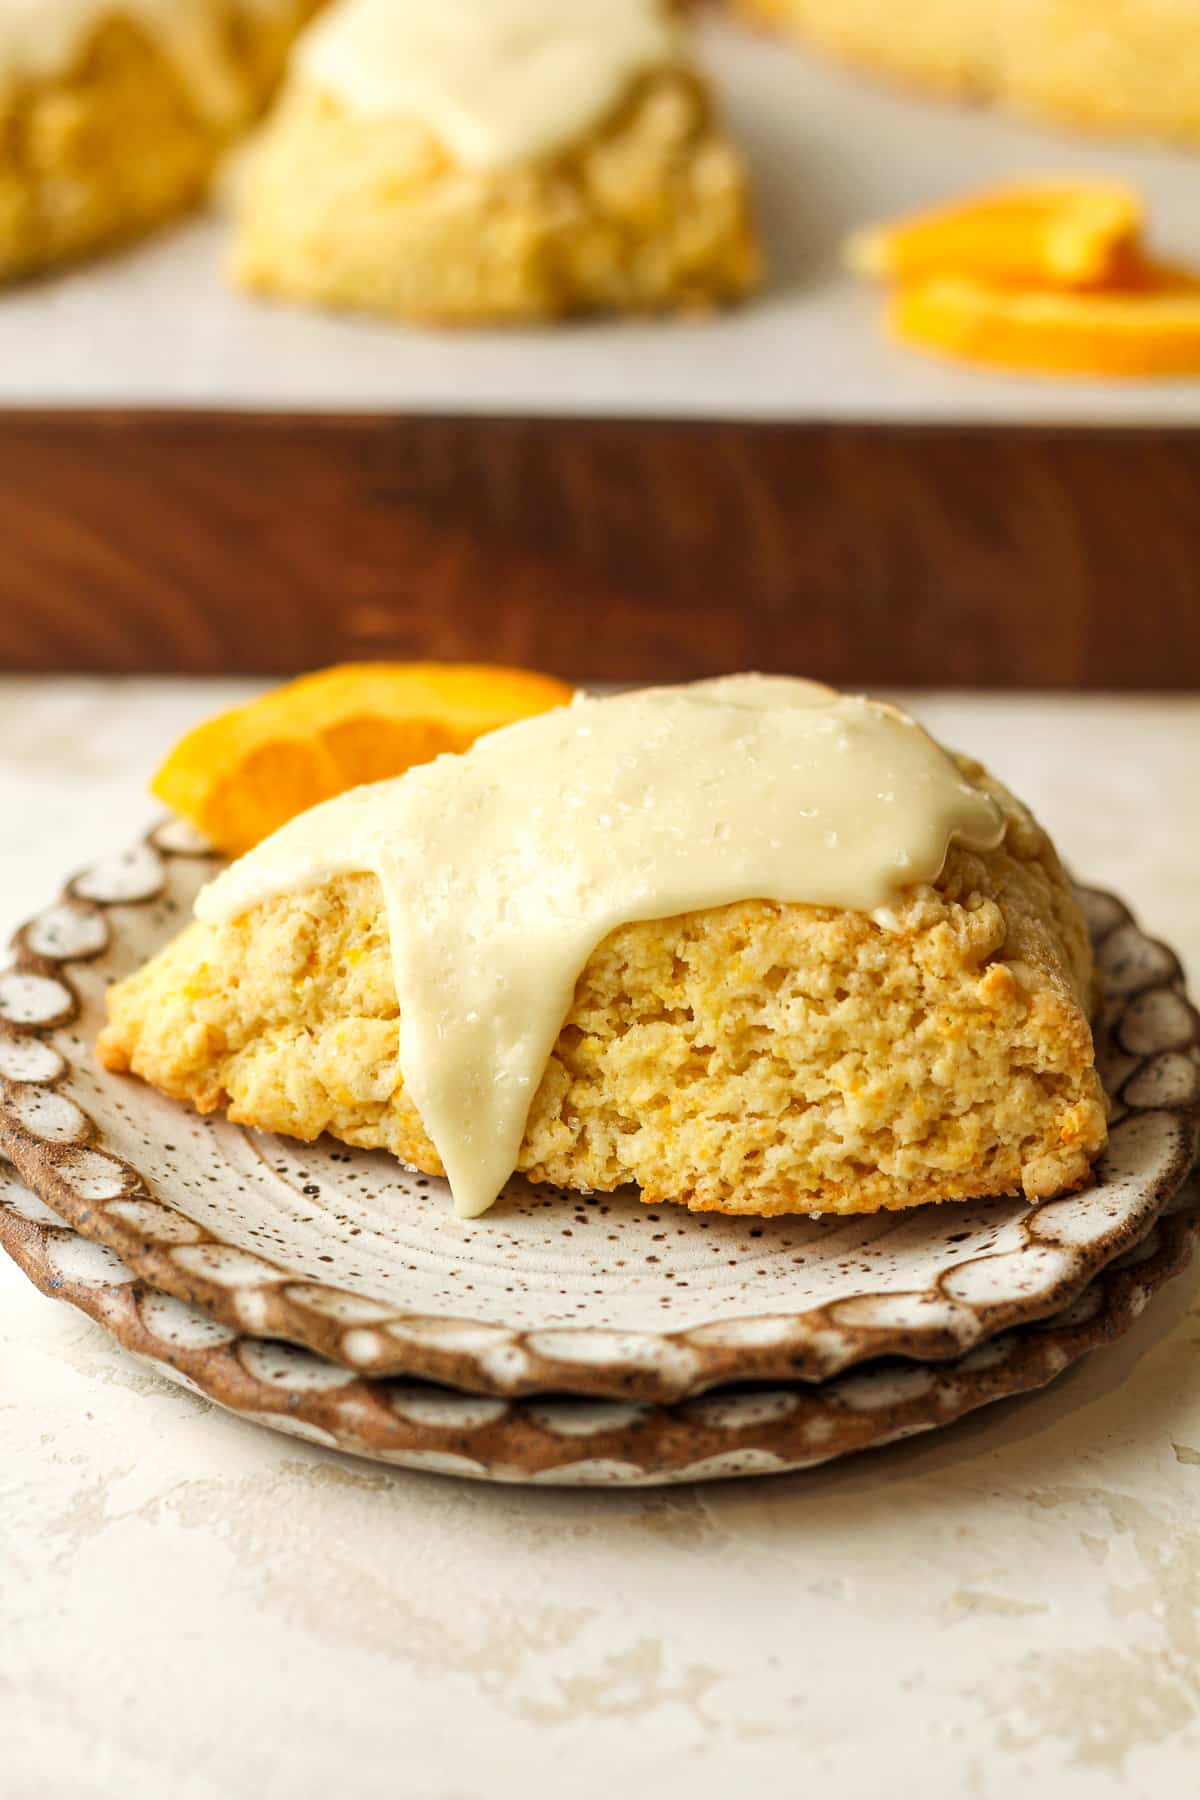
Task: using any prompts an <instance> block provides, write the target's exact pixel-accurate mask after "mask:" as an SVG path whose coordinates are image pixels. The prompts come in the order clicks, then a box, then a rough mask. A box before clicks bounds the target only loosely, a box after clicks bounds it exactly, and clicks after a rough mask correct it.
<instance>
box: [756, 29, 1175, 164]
mask: <svg viewBox="0 0 1200 1800" xmlns="http://www.w3.org/2000/svg"><path fill="white" fill-rule="evenodd" d="M733 4H734V6H735V8H736V9H737V10H738V11H740V12H742V13H744V14H747V15H748V16H749V17H751V18H755V19H761V20H763V21H764V22H767V23H770V24H773V25H778V26H779V27H781V28H782V29H784V30H788V31H794V32H796V33H798V34H799V35H800V36H802V37H804V38H805V39H807V40H809V41H811V42H812V43H814V44H817V45H820V46H821V47H822V48H824V49H827V50H832V51H833V52H834V53H835V54H836V55H839V56H844V57H846V58H847V59H848V60H850V61H851V62H855V63H862V64H863V65H864V66H866V67H867V68H871V69H877V70H879V71H880V72H881V73H883V74H887V75H896V76H899V77H901V78H902V79H903V80H905V81H915V82H918V83H920V84H921V85H922V86H926V87H930V88H935V89H940V90H943V91H945V92H947V93H952V94H961V95H963V96H964V97H966V98H969V99H980V100H996V101H999V102H1001V103H1003V104H1005V105H1008V106H1013V107H1016V108H1018V109H1019V110H1020V111H1022V112H1028V113H1035V114H1038V115H1040V116H1041V117H1044V118H1048V119H1056V120H1061V121H1063V122H1064V123H1066V124H1070V125H1081V126H1085V127H1087V128H1088V129H1095V130H1103V131H1126V132H1134V133H1138V134H1143V133H1150V134H1151V135H1153V136H1162V137H1170V138H1179V139H1181V140H1183V141H1184V142H1191V143H1195V142H1196V141H1197V140H1198V139H1200V83H1198V82H1197V80H1196V68H1197V61H1198V59H1200V8H1197V7H1196V6H1195V5H1194V4H1193V3H1192V0H907V3H906V4H905V5H903V6H897V5H895V4H894V0H733Z"/></svg>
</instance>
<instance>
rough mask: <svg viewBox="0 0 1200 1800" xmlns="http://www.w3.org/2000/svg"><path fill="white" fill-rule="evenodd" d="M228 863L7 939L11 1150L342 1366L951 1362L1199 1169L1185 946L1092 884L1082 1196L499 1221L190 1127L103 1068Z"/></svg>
mask: <svg viewBox="0 0 1200 1800" xmlns="http://www.w3.org/2000/svg"><path fill="white" fill-rule="evenodd" d="M211 870H212V863H211V860H210V859H209V858H207V857H206V855H205V854H204V850H203V846H202V845H199V844H198V843H196V841H195V840H193V839H192V838H190V837H189V835H188V834H187V833H186V832H185V831H184V830H183V829H182V828H181V827H179V826H178V825H168V826H165V827H163V828H161V829H160V830H159V831H158V832H156V833H155V834H154V835H153V837H152V838H151V840H149V841H147V842H146V843H143V844H139V845H135V846H134V848H133V849H132V850H130V851H128V852H124V853H115V854H114V856H113V857H112V859H111V860H110V861H108V862H106V863H105V864H103V865H101V866H99V867H96V868H94V869H91V870H89V871H87V872H86V873H85V874H83V875H81V876H79V877H77V878H76V879H75V880H74V881H73V882H72V883H71V884H70V885H69V887H68V889H67V890H66V893H65V895H64V897H63V898H62V899H61V900H60V901H59V902H57V903H56V904H55V905H54V906H52V907H51V908H49V909H48V910H47V911H46V912H44V913H43V914H41V915H40V916H39V917H38V918H36V919H34V920H33V921H31V922H30V924H29V925H27V926H26V927H24V928H23V930H22V931H21V932H20V933H19V934H18V937H17V940H16V962H15V965H14V967H13V968H12V969H11V970H9V971H8V972H7V973H4V974H0V1148H3V1149H4V1151H5V1152H6V1154H7V1155H9V1156H10V1157H11V1158H12V1160H13V1162H14V1163H15V1164H16V1166H17V1167H18V1169H19V1170H20V1173H21V1175H22V1177H23V1179H24V1180H25V1181H26V1182H27V1183H28V1184H29V1185H30V1186H31V1187H32V1188H34V1189H35V1190H36V1191H37V1192H38V1193H39V1194H40V1195H41V1196H42V1198H43V1199H44V1200H45V1201H46V1202H47V1203H49V1204H50V1205H51V1206H52V1207H53V1208H54V1210H55V1212H56V1213H58V1214H60V1215H61V1216H62V1217H64V1218H65V1219H66V1220H68V1221H69V1222H70V1223H71V1224H72V1225H73V1226H74V1227H75V1228H76V1229H77V1230H78V1231H79V1232H80V1233H82V1234H83V1235H84V1236H85V1237H87V1238H89V1239H91V1240H93V1241H95V1242H96V1243H98V1244H101V1245H106V1246H108V1247H109V1248H111V1249H112V1250H113V1251H115V1252H116V1253H117V1254H118V1255H119V1256H120V1257H121V1258H122V1259H123V1260H124V1261H125V1262H126V1263H127V1264H128V1265H129V1266H130V1267H131V1268H132V1269H134V1270H135V1271H136V1273H137V1274H138V1275H140V1276H141V1277H143V1278H144V1279H145V1280H147V1281H148V1282H150V1283H152V1284H153V1285H154V1286H155V1287H157V1288H159V1289H161V1290H163V1291H164V1292H166V1293H169V1294H171V1295H174V1296H175V1297H176V1298H179V1299H181V1300H185V1301H190V1302H194V1303H197V1304H199V1305H201V1306H202V1307H204V1308H205V1309H206V1311H207V1312H208V1313H209V1314H210V1315H211V1316H212V1317H213V1318H214V1319H216V1320H218V1321H220V1322H222V1323H223V1324H225V1325H227V1326H229V1327H231V1328H233V1329H234V1330H237V1331H245V1332H250V1333H253V1334H255V1335H260V1336H271V1337H279V1338H286V1339H290V1340H292V1341H294V1342H296V1343H299V1344H303V1345H306V1346H308V1347H309V1348H310V1349H312V1350H313V1351H316V1352H318V1353H320V1354H322V1355H324V1356H327V1357H329V1358H331V1359H332V1360H334V1361H337V1362H340V1363H342V1364H344V1365H345V1366H346V1367H347V1368H348V1369H350V1370H352V1371H356V1372H359V1373H362V1374H367V1375H373V1376H379V1375H388V1374H393V1375H394V1374H406V1375H416V1376H421V1377H424V1378H432V1379H434V1380H438V1381H443V1382H446V1383H449V1384H451V1385H453V1386H456V1387H460V1388H466V1389H471V1390H475V1391H479V1392H484V1393H491V1394H497V1395H519V1394H526V1393H536V1392H551V1391H553V1392H559V1393H577V1394H592V1395H598V1396H607V1397H609V1398H622V1399H630V1400H637V1401H642V1402H649V1401H656V1402H667V1401H673V1400H677V1399H679V1398H682V1397H684V1396H687V1395H694V1394H698V1393H701V1392H703V1391H704V1390H705V1389H706V1388H711V1387H713V1386H714V1385H716V1384H718V1383H727V1382H730V1381H743V1380H752V1379H753V1380H769V1379H782V1378H794V1377H797V1376H800V1377H803V1378H805V1379H810V1380H820V1379H824V1378H827V1377H828V1376H830V1375H833V1374H836V1373H838V1372H840V1371H842V1370H844V1369H847V1368H849V1367H850V1366H852V1365H853V1364H855V1363H859V1362H863V1361H865V1360H868V1359H872V1358H876V1357H879V1356H881V1355H903V1356H906V1357H911V1358H923V1359H936V1358H942V1357H948V1356H954V1355H959V1354H962V1353H963V1352H965V1351H967V1350H969V1349H970V1348H971V1347H972V1346H974V1345H977V1344H979V1343H981V1342H982V1341H983V1340H984V1339H986V1338H988V1337H989V1336H991V1335H993V1334H994V1333H995V1332H997V1331H1000V1330H1004V1329H1007V1328H1008V1327H1010V1326H1012V1325H1014V1324H1017V1323H1021V1322H1027V1321H1029V1320H1032V1319H1036V1318H1040V1317H1044V1316H1046V1315H1047V1314H1049V1313H1050V1312H1052V1311H1054V1310H1055V1309H1057V1308H1060V1307H1062V1306H1064V1305H1067V1304H1068V1303H1069V1302H1070V1301H1071V1300H1072V1299H1073V1298H1074V1297H1075V1296H1076V1295H1077V1294H1078V1293H1079V1292H1080V1291H1081V1290H1082V1288H1083V1286H1084V1285H1085V1283H1086V1282H1088V1281H1089V1280H1090V1279H1091V1278H1092V1277H1093V1276H1094V1275H1095V1273H1096V1272H1097V1271H1098V1270H1099V1269H1100V1268H1102V1267H1103V1266H1104V1265H1105V1264H1106V1263H1107V1262H1109V1261H1111V1260H1112V1259H1113V1258H1114V1257H1116V1256H1118V1255H1120V1254H1121V1253H1122V1252H1123V1251H1125V1250H1127V1249H1128V1248H1129V1247H1130V1246H1131V1245H1133V1244H1135V1243H1136V1242H1137V1241H1138V1240H1139V1239H1140V1238H1141V1237H1143V1236H1144V1235H1145V1233H1146V1232H1147V1231H1148V1230H1149V1229H1150V1227H1151V1225H1152V1224H1153V1222H1154V1220H1155V1219H1156V1217H1157V1216H1158V1214H1159V1212H1160V1210H1161V1209H1162V1207H1163V1205H1164V1203H1165V1202H1166V1201H1167V1200H1168V1199H1169V1197H1170V1196H1171V1195H1172V1194H1174V1193H1175V1192H1176V1190H1177V1189H1178V1188H1179V1187H1180V1185H1181V1183H1182V1181H1183V1179H1184V1176H1185V1173H1186V1170H1187V1168H1188V1166H1189V1164H1190V1160H1191V1157H1192V1153H1193V1150H1194V1145H1195V1138H1196V1125H1197V1112H1198V1105H1200V1064H1198V1061H1197V1021H1196V1015H1195V1013H1194V1012H1193V1010H1192V1008H1191V1007H1190V1005H1189V1004H1188V1002H1187V1000H1186V998H1185V996H1184V994H1183V988H1182V979H1181V976H1180V972H1179V966H1178V963H1177V961H1176V959H1175V957H1174V956H1173V955H1172V953H1171V952H1170V951H1169V950H1167V949H1165V948H1164V947H1163V946H1162V945H1159V944H1156V943H1154V942H1153V941H1152V940H1150V939H1148V938H1146V937H1145V936H1143V935H1142V933H1141V932H1140V931H1139V930H1138V929H1137V927H1136V926H1135V925H1134V924H1133V922H1132V921H1131V920H1130V918H1129V916H1128V914H1127V913H1126V911H1125V909H1124V908H1123V907H1122V906H1121V905H1120V904H1119V902H1117V901H1115V900H1112V899H1111V898H1108V897H1105V896H1102V895H1096V894H1093V895H1090V896H1088V897H1087V901H1088V907H1089V912H1090V917H1091V923H1092V929H1093V933H1094V936H1095V939H1096V941H1097V944H1098V952H1099V957H1100V961H1101V963H1102V965H1103V968H1104V971H1105V978H1106V982H1107V986H1108V991H1109V995H1110V1000H1109V1003H1108V1006H1107V1009H1106V1014H1105V1017H1104V1020H1103V1021H1102V1022H1101V1026H1100V1030H1099V1041H1100V1045H1101V1053H1102V1059H1103V1067H1104V1073H1105V1078H1106V1081H1107V1083H1108V1086H1109V1089H1110V1092H1112V1093H1113V1094H1114V1096H1115V1097H1116V1111H1115V1114H1114V1128H1113V1133H1112V1139H1111V1143H1110V1147H1109V1150H1108V1152H1107V1154H1106V1156H1105V1158H1104V1160H1103V1162H1102V1163H1101V1165H1100V1167H1099V1169H1098V1171H1097V1179H1096V1182H1095V1184H1094V1185H1093V1186H1092V1187H1091V1188H1089V1189H1088V1190H1087V1191H1085V1192H1084V1193H1082V1194H1079V1195H1075V1196H1072V1197H1070V1198H1068V1199H1064V1200H1057V1201H1053V1202H1050V1203H1048V1204H1043V1205H1041V1206H1031V1205H1029V1204H1028V1203H1026V1202H1025V1201H1023V1200H1005V1201H987V1202H979V1203H974V1204H966V1205H955V1206H946V1207H941V1208H929V1209H923V1210H921V1211H919V1212H916V1213H911V1214H908V1215H902V1216H897V1215H892V1216H887V1215H882V1216H878V1215H877V1216H875V1217H867V1218H859V1219H847V1220H833V1219H830V1220H825V1221H819V1220H815V1221H814V1220H795V1219H792V1220H787V1219H784V1220H762V1221H758V1222H755V1221H747V1220H735V1219H721V1218H700V1217H694V1216H692V1215H691V1214H688V1213H686V1212H684V1211H683V1210H682V1209H676V1208H672V1207H661V1208H658V1207H654V1208H647V1207H645V1206H643V1205H641V1204H640V1202H639V1201H638V1200H637V1199H636V1197H634V1196H631V1195H625V1194H620V1195H612V1196H606V1195H595V1196H590V1197H587V1198H584V1197H582V1196H579V1195H573V1194H562V1193H560V1192H559V1191H558V1190H555V1189H547V1188H538V1187H532V1186H530V1185H529V1184H527V1183H525V1182H523V1181H515V1182H514V1183H513V1184H512V1185H511V1187H510V1189H509V1190H508V1191H507V1195H506V1198H505V1199H504V1200H503V1201H502V1202H501V1203H500V1204H498V1205H497V1207H496V1208H495V1209H494V1210H493V1211H492V1212H491V1213H490V1214H488V1215H487V1216H486V1217H485V1218H484V1219H483V1220H479V1221H473V1222H468V1221H460V1220H456V1219H455V1218H454V1217H453V1215H452V1213H451V1210H450V1204H449V1198H448V1194H447V1192H446V1189H445V1187H444V1184H442V1183H440V1182H436V1181H431V1180H429V1179H428V1178H426V1177H424V1176H416V1175H412V1174H410V1173H408V1172H407V1171H405V1170H404V1169H402V1168H400V1167H399V1165H397V1164H396V1163H395V1162H394V1161H392V1159H391V1158H389V1157H387V1156H384V1155H376V1154H366V1153H362V1152H357V1151H349V1150H346V1149H344V1148H343V1147H341V1146H339V1145H337V1144H333V1143H327V1142H322V1143H321V1144H318V1145H312V1146H301V1145H297V1144H293V1143H289V1142H285V1141H283V1140H281V1139H276V1138H270V1137H266V1136H263V1135H260V1134H257V1133H253V1132H247V1131H243V1130H241V1129H239V1128H237V1127H233V1126H230V1125H228V1124H226V1123H225V1122H223V1121H219V1120H201V1119H198V1118H196V1117H195V1116H194V1115H192V1114H190V1113H188V1112H187V1111H185V1110H184V1109H183V1108H181V1107H179V1106H177V1105H175V1104H174V1103H172V1102H169V1101H167V1100H164V1099H162V1098H161V1097H160V1096H158V1095H156V1094H154V1093H152V1092H150V1091H149V1090H148V1089H146V1088H144V1087H143V1086H141V1085H140V1084H138V1083H137V1082H134V1081H132V1080H129V1079H126V1078H118V1077H114V1076H110V1075H107V1074H105V1073H104V1072H103V1071H102V1070H100V1069H99V1068H98V1066H97V1065H96V1063H95V1061H94V1058H93V1055H92V1045H93V1042H94V1039H95V1034H96V1030H97V1027H98V1024H99V1021H100V1016H101V1005H102V998H103V992H104V989H105V987H106V985H107V983H108V982H109V981H111V980H113V979H114V978H117V977H119V976H121V975H123V974H125V973H127V972H128V971H129V970H130V969H132V968H133V967H134V966H136V965H137V964H138V963H140V962H141V961H142V960H143V959H144V958H145V957H146V956H148V955H150V954H151V953H152V952H153V951H154V950H156V949H157V948H158V947H159V946H160V945H161V944H162V943H163V942H164V941H165V940H166V939H167V938H168V937H169V936H171V935H172V934H173V933H174V932H175V931H176V930H177V929H178V928H179V926H180V925H181V923H182V922H183V921H184V920H185V918H186V917H187V914H188V910H189V908H190V904H191V900H192V897H193V895H194V893H195V891H196V889H197V887H198V886H199V884H200V883H201V881H202V880H203V879H204V878H205V877H206V876H207V875H208V874H210V873H211Z"/></svg>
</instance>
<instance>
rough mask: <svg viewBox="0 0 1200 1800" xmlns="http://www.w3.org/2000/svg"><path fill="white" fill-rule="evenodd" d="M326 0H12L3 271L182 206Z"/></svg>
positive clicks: (56, 256)
mask: <svg viewBox="0 0 1200 1800" xmlns="http://www.w3.org/2000/svg"><path fill="white" fill-rule="evenodd" d="M316 3H317V0H0V280H2V279H6V278H12V277H13V276H18V275H24V274H28V273H31V272H32V271H34V270H37V269H41V268H45V267H46V266H47V265H49V264H52V263H55V262H59V261H62V260H64V259H66V258H69V257H75V256H81V255H84V254H86V253H88V252H90V251H94V250H99V249H102V248H104V247H106V246H108V245H110V244H115V243H118V242H120V241H122V240H124V239H127V238H131V237H136V236H137V235H138V234H140V233H141V232H144V231H147V230H149V229H150V228H151V227H152V226H154V225H157V224H159V223H160V222H161V221H163V220H164V219H167V218H170V217H172V216H174V215H175V214H177V213H180V212H182V211H184V210H185V209H186V208H187V207H189V206H191V205H192V204H193V203H194V202H196V201H197V200H198V199H199V198H200V197H201V195H202V194H203V191H204V189H205V186H206V184H207V182H208V180H209V177H210V176H211V174H212V171H213V168H214V166H215V164H216V161H217V158H218V157H219V155H220V154H221V152H222V151H223V149H224V148H225V147H226V145H227V144H228V143H229V141H230V139H231V138H232V137H234V136H235V135H236V134H237V133H238V132H239V131H241V130H243V129H244V128H245V127H246V126H247V125H248V124H249V123H250V122H251V121H252V120H253V119H254V117H255V116H256V115H257V114H258V112H259V111H260V110H261V108H262V106H263V104H264V103H265V101H266V100H267V98H268V96H269V95H270V93H271V91H272V90H273V88H274V86H275V83H276V82H277V80H278V78H279V76H280V74H281V72H282V68H283V64H284V60H285V58H286V54H287V50H288V47H289V45H290V43H291V40H292V38H293V37H294V35H295V33H296V31H297V29H298V28H299V26H300V25H301V24H302V23H303V22H304V20H305V19H306V18H307V17H308V16H309V15H310V14H311V13H312V12H313V10H314V7H315V5H316Z"/></svg>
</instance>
